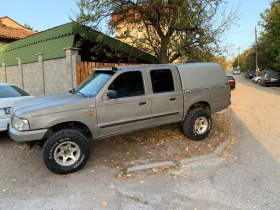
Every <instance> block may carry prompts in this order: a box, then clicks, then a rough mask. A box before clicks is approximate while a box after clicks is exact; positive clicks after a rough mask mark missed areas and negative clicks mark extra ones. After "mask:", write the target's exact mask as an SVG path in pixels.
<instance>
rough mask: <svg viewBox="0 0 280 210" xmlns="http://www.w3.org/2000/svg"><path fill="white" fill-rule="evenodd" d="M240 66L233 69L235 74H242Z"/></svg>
mask: <svg viewBox="0 0 280 210" xmlns="http://www.w3.org/2000/svg"><path fill="white" fill-rule="evenodd" d="M240 73H241V72H240V68H235V69H233V74H240Z"/></svg>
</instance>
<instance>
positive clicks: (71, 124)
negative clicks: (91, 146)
mask: <svg viewBox="0 0 280 210" xmlns="http://www.w3.org/2000/svg"><path fill="white" fill-rule="evenodd" d="M62 129H73V130H77V131H79V132H81V133H82V134H84V135H85V137H87V138H91V137H92V133H91V131H90V129H89V127H88V126H87V125H86V124H84V123H82V122H79V121H67V122H62V123H58V124H55V125H53V126H52V127H50V130H51V133H54V132H56V131H58V130H62Z"/></svg>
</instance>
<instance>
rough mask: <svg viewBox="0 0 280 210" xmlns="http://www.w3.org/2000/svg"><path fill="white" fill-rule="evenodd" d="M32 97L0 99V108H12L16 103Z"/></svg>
mask: <svg viewBox="0 0 280 210" xmlns="http://www.w3.org/2000/svg"><path fill="white" fill-rule="evenodd" d="M32 97H33V96H20V97H10V98H0V108H6V107H12V106H13V104H14V103H15V102H16V101H20V100H25V99H28V98H32Z"/></svg>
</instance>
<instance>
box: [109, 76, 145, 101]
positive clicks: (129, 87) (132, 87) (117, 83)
mask: <svg viewBox="0 0 280 210" xmlns="http://www.w3.org/2000/svg"><path fill="white" fill-rule="evenodd" d="M108 89H109V90H114V91H117V94H118V98H124V97H131V96H141V95H145V91H144V85H143V78H142V73H141V72H140V71H132V72H125V73H123V74H121V75H119V76H118V77H117V78H116V79H115V80H114V81H113V82H112V83H111V85H110V86H109V88H108Z"/></svg>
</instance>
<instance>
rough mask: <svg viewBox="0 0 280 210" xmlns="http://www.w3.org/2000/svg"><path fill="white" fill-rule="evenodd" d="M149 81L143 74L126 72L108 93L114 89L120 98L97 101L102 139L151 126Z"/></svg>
mask: <svg viewBox="0 0 280 210" xmlns="http://www.w3.org/2000/svg"><path fill="white" fill-rule="evenodd" d="M145 80H146V79H145V74H143V72H142V71H129V72H128V71H127V72H123V73H122V74H120V75H118V76H117V77H116V78H115V79H114V80H113V81H112V83H111V84H110V85H109V87H108V88H107V90H106V91H105V93H104V94H106V93H107V91H108V90H114V91H117V94H118V97H117V98H116V99H104V97H103V99H97V101H96V106H97V107H96V109H97V122H98V130H99V136H100V137H101V136H110V135H112V134H118V133H123V132H127V131H132V130H136V129H139V128H144V127H148V126H151V99H150V96H148V95H147V94H146V92H147V90H146V88H145V83H146V82H145ZM104 94H103V95H104Z"/></svg>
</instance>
